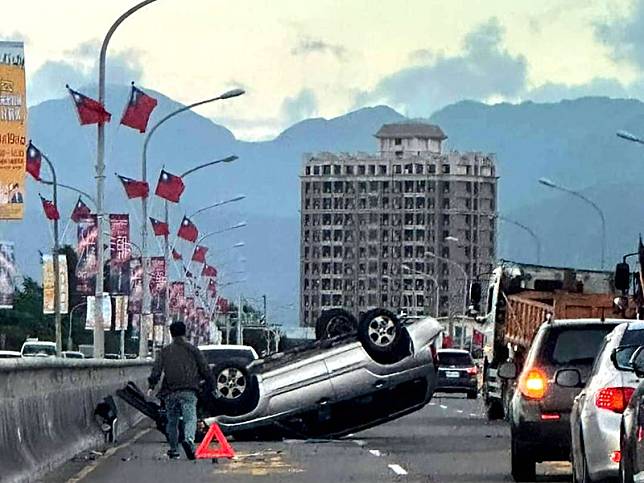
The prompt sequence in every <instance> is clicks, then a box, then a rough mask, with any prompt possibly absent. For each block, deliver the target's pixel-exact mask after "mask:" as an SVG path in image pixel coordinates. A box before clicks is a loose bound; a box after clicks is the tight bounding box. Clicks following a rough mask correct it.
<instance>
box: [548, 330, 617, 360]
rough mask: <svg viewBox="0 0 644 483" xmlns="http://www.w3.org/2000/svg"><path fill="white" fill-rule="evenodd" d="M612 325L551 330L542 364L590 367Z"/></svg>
mask: <svg viewBox="0 0 644 483" xmlns="http://www.w3.org/2000/svg"><path fill="white" fill-rule="evenodd" d="M614 328H615V326H614V325H608V324H607V325H606V326H602V327H597V326H595V327H592V328H590V327H579V328H576V327H575V328H572V327H562V328H557V329H553V330H551V331H550V334H549V336H548V338H547V341H546V343H545V345H544V351H543V353H542V362H544V363H550V364H556V365H567V364H583V365H588V366H591V365H592V364H593V362H594V361H595V357H596V356H597V354H598V352H599V348H600V347H601V344H602V341H603V340H604V337H606V335H608V334H609V333H610V332H611V331H612V330H613V329H614Z"/></svg>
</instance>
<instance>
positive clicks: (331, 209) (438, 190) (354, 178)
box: [300, 123, 497, 326]
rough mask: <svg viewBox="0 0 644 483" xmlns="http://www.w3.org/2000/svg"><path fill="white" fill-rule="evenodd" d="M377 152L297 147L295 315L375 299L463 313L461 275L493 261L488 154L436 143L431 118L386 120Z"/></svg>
mask: <svg viewBox="0 0 644 483" xmlns="http://www.w3.org/2000/svg"><path fill="white" fill-rule="evenodd" d="M375 136H376V138H377V139H378V141H379V145H380V151H379V154H377V155H370V154H364V153H357V154H344V153H343V154H332V153H318V154H313V155H311V154H307V155H305V156H304V163H303V168H302V172H301V176H300V178H301V203H302V206H301V247H300V259H301V261H300V316H301V321H302V324H303V325H305V326H313V325H315V321H316V320H317V317H318V316H319V315H320V313H321V312H322V311H323V310H326V309H330V308H334V307H342V308H346V309H347V310H349V311H350V312H352V313H354V314H355V315H356V316H357V315H359V314H360V313H362V312H364V311H366V310H369V309H371V308H375V307H384V308H388V309H391V310H395V311H397V310H400V309H404V310H405V311H406V312H407V313H410V314H413V315H439V316H446V315H454V314H462V313H463V305H464V297H465V294H466V287H467V282H468V281H471V280H472V279H473V278H475V277H476V276H477V275H479V274H482V273H486V272H489V271H490V270H491V269H492V268H493V267H492V264H493V260H494V258H495V246H496V182H497V177H496V172H495V160H494V156H493V155H490V154H483V153H479V152H465V153H459V152H456V151H451V152H449V153H443V152H442V142H443V141H444V140H445V139H446V136H445V134H444V133H443V131H442V130H441V129H440V128H439V127H438V126H434V125H431V124H422V123H401V124H385V125H384V126H382V127H381V129H380V130H379V131H378V132H377V133H376V135H375Z"/></svg>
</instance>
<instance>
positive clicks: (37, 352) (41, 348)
mask: <svg viewBox="0 0 644 483" xmlns="http://www.w3.org/2000/svg"><path fill="white" fill-rule="evenodd" d="M20 353H21V354H22V357H56V356H57V353H56V343H55V342H49V341H44V340H38V339H27V340H26V341H25V343H24V344H22V349H20Z"/></svg>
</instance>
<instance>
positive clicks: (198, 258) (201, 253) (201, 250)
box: [192, 246, 208, 263]
mask: <svg viewBox="0 0 644 483" xmlns="http://www.w3.org/2000/svg"><path fill="white" fill-rule="evenodd" d="M206 253H208V247H202V246H198V247H197V248H195V251H194V253H193V254H192V261H193V262H198V263H206Z"/></svg>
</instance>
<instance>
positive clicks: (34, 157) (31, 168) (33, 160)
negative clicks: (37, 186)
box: [26, 141, 42, 181]
mask: <svg viewBox="0 0 644 483" xmlns="http://www.w3.org/2000/svg"><path fill="white" fill-rule="evenodd" d="M41 165H42V153H41V152H40V150H39V149H38V148H37V147H36V146H34V145H33V144H31V141H29V146H28V147H27V163H26V168H27V173H29V174H30V175H31V176H33V177H34V179H35V180H38V181H40V166H41Z"/></svg>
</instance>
